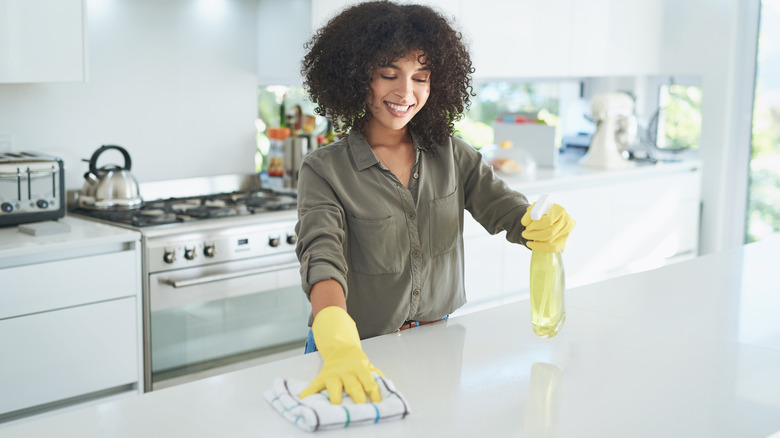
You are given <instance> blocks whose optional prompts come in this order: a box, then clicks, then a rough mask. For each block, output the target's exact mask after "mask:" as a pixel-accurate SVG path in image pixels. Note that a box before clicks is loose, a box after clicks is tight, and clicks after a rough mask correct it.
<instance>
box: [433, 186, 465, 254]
mask: <svg viewBox="0 0 780 438" xmlns="http://www.w3.org/2000/svg"><path fill="white" fill-rule="evenodd" d="M457 195H458V191H457V190H455V191H454V192H452V194H450V195H447V196H445V197H443V198H439V199H434V200H433V201H431V204H430V205H431V221H430V224H429V225H428V226H429V236H430V247H431V257H436V256H437V255H441V254H444V253H446V252H449V251H452V249H453V248H455V245H457V243H458V236H460V232H459V231H460V212H459V207H458V196H457Z"/></svg>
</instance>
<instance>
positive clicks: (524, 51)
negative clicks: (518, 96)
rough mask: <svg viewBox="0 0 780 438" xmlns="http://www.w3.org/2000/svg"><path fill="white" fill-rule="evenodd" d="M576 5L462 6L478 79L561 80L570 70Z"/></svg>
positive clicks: (558, 1) (495, 0)
mask: <svg viewBox="0 0 780 438" xmlns="http://www.w3.org/2000/svg"><path fill="white" fill-rule="evenodd" d="M571 3H572V0H546V1H534V0H512V1H510V0H463V1H462V4H461V23H462V27H463V29H464V33H465V34H466V36H467V37H468V38H469V39H470V40H471V41H472V43H471V47H470V49H471V55H472V57H473V61H474V67H475V69H476V71H475V73H474V76H475V77H476V78H482V79H485V78H492V79H501V78H515V77H541V76H561V75H564V74H566V72H567V71H568V68H569V54H570V44H571V43H570V35H571V29H570V27H571V24H570V22H571V15H570V14H571Z"/></svg>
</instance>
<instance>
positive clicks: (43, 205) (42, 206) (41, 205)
mask: <svg viewBox="0 0 780 438" xmlns="http://www.w3.org/2000/svg"><path fill="white" fill-rule="evenodd" d="M35 205H37V206H38V208H40V209H41V210H45V209H47V208H49V201H47V200H45V199H39V200H38V201H36V202H35Z"/></svg>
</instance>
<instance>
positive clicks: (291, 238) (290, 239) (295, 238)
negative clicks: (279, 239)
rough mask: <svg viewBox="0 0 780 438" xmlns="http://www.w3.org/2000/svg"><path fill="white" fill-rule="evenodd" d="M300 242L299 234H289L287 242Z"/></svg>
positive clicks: (292, 243) (291, 243)
mask: <svg viewBox="0 0 780 438" xmlns="http://www.w3.org/2000/svg"><path fill="white" fill-rule="evenodd" d="M296 242H298V236H296V235H295V234H288V235H287V243H289V244H290V245H295V243H296Z"/></svg>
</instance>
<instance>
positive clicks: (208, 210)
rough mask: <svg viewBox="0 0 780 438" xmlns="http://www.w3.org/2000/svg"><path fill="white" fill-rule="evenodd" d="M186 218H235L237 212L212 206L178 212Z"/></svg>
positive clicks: (201, 206)
mask: <svg viewBox="0 0 780 438" xmlns="http://www.w3.org/2000/svg"><path fill="white" fill-rule="evenodd" d="M178 213H179V214H182V215H184V216H189V217H193V218H197V219H210V218H215V217H224V216H235V215H236V214H237V212H236V211H235V210H234V209H231V208H228V207H218V206H211V205H200V206H197V207H192V208H187V209H184V210H181V211H179V212H178Z"/></svg>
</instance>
